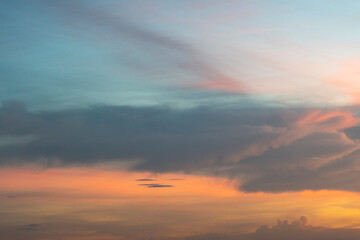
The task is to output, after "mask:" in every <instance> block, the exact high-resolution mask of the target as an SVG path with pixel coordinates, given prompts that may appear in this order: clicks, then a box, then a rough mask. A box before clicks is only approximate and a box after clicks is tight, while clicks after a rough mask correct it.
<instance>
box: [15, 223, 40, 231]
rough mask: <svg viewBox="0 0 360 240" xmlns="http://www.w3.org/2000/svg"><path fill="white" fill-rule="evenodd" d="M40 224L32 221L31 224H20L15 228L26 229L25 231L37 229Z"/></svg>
mask: <svg viewBox="0 0 360 240" xmlns="http://www.w3.org/2000/svg"><path fill="white" fill-rule="evenodd" d="M39 226H40V224H37V223H32V224H27V225H24V226H20V227H18V228H16V229H17V230H26V231H35V230H38V227H39Z"/></svg>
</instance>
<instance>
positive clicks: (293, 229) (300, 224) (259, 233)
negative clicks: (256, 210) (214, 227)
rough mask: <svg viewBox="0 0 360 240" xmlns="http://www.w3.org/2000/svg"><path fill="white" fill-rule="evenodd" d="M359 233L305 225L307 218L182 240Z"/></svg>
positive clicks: (329, 239) (313, 238) (339, 237)
mask: <svg viewBox="0 0 360 240" xmlns="http://www.w3.org/2000/svg"><path fill="white" fill-rule="evenodd" d="M359 238H360V231H359V230H358V229H351V228H325V227H318V226H311V225H308V224H307V218H306V217H301V218H300V219H299V220H298V221H293V222H291V223H290V222H289V221H287V220H284V221H281V220H278V222H277V225H275V226H272V227H268V226H262V227H259V228H258V229H257V230H256V231H255V232H252V233H250V234H241V233H233V234H231V233H229V234H222V233H218V234H216V233H214V234H205V235H198V236H190V237H186V238H184V240H216V239H224V240H289V239H291V240H304V239H306V240H343V239H347V240H357V239H359Z"/></svg>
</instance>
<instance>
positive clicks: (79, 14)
mask: <svg viewBox="0 0 360 240" xmlns="http://www.w3.org/2000/svg"><path fill="white" fill-rule="evenodd" d="M38 2H40V3H41V5H42V6H45V7H46V9H50V11H51V13H52V19H53V16H58V20H57V22H58V23H59V22H60V23H66V22H64V16H65V17H66V19H67V22H68V25H69V26H71V27H73V28H76V29H77V28H79V29H81V30H82V31H83V30H84V29H86V30H87V31H88V33H92V34H94V33H98V31H101V32H102V33H103V34H105V35H107V36H112V37H113V38H115V39H116V41H112V44H113V45H114V48H113V49H112V52H113V53H117V56H116V58H117V59H122V62H121V64H122V65H124V64H126V65H127V66H128V67H131V68H133V69H134V71H135V72H136V73H137V74H138V73H141V72H142V73H143V74H144V75H149V73H150V74H151V79H152V80H154V79H155V78H156V79H159V78H162V76H164V75H165V76H168V75H172V77H171V78H169V77H167V78H166V79H164V80H165V81H169V79H173V80H170V81H174V79H178V80H175V82H172V83H175V84H177V85H178V86H180V87H182V88H184V87H185V88H206V89H220V90H225V91H230V92H238V93H243V92H244V91H245V87H244V85H243V84H242V83H241V82H240V80H239V79H236V78H234V77H232V76H229V75H228V73H224V71H223V70H221V69H219V67H216V64H215V63H213V61H212V60H211V59H209V56H206V55H205V54H203V53H202V52H201V51H199V50H198V49H196V48H195V47H194V46H192V45H191V44H188V43H185V42H184V41H181V40H178V39H176V37H170V36H168V35H166V34H162V33H160V32H157V31H154V30H150V29H147V28H145V27H143V26H144V25H146V24H144V23H143V24H142V25H143V26H140V25H139V24H136V23H134V22H132V21H129V19H127V17H126V16H125V14H124V13H123V12H122V11H121V10H120V11H116V16H115V15H114V14H113V13H111V12H105V11H101V8H96V9H95V8H94V7H91V4H88V2H86V3H85V2H84V1H41V0H39V1H38ZM100 40H102V42H103V43H104V44H105V43H106V44H109V43H108V42H106V41H105V40H104V39H100ZM125 42H126V43H127V44H129V46H130V47H131V48H133V51H132V52H131V53H130V54H125V56H124V53H126V52H127V51H125V50H123V51H116V49H118V48H120V49H122V48H123V44H124V43H125ZM134 52H139V53H140V55H141V57H136V54H134ZM157 73H158V74H157ZM179 76H180V77H179Z"/></svg>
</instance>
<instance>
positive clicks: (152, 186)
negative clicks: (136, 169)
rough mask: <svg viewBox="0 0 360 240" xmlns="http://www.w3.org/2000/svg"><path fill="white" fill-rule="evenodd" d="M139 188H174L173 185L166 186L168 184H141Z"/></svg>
mask: <svg viewBox="0 0 360 240" xmlns="http://www.w3.org/2000/svg"><path fill="white" fill-rule="evenodd" d="M139 186H146V187H148V188H163V187H164V188H167V187H174V186H173V185H166V184H157V183H154V184H139Z"/></svg>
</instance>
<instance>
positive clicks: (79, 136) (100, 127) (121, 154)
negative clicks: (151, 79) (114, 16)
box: [0, 102, 360, 192]
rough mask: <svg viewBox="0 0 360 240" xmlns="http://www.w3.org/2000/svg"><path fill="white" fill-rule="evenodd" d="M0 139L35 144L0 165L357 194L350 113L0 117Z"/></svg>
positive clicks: (109, 111) (148, 110) (111, 110)
mask: <svg viewBox="0 0 360 240" xmlns="http://www.w3.org/2000/svg"><path fill="white" fill-rule="evenodd" d="M0 121H1V122H2V124H1V126H0V138H1V137H3V136H6V137H9V136H11V137H13V138H15V139H16V138H21V137H22V136H34V138H32V141H27V142H23V143H22V144H15V145H14V144H9V145H4V146H3V147H2V151H1V152H0V164H2V165H13V164H24V163H39V164H45V165H47V166H51V165H52V164H56V165H59V164H60V165H65V166H66V165H92V164H95V163H103V162H108V161H116V162H129V161H130V162H131V163H132V164H130V165H131V169H132V170H137V171H150V172H155V173H156V172H185V173H191V174H205V175H215V176H223V177H228V178H233V179H237V180H239V182H240V183H241V185H240V189H241V190H244V191H249V192H256V191H266V192H281V191H294V190H304V189H311V190H320V189H336V190H350V191H359V190H360V185H359V184H358V182H359V181H357V180H358V179H360V174H359V173H358V170H357V169H358V167H359V166H360V164H359V161H358V159H359V154H360V150H359V149H360V145H359V138H360V135H359V134H356V131H354V132H353V133H352V135H351V137H348V133H347V132H348V130H347V129H350V128H354V127H356V126H358V124H359V119H358V118H357V117H356V116H355V115H354V114H353V113H352V112H350V111H346V110H339V109H334V110H331V109H327V110H324V109H315V108H314V109H302V108H293V109H290V108H261V107H254V108H251V109H250V108H227V109H219V108H213V107H210V106H208V107H198V108H192V109H171V108H168V107H126V106H95V107H90V108H87V109H78V110H64V111H42V112H29V111H28V110H27V109H26V108H25V107H24V106H23V104H21V103H18V102H7V103H4V104H3V106H2V108H0Z"/></svg>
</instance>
